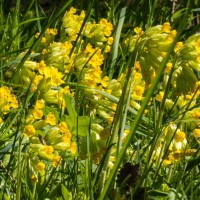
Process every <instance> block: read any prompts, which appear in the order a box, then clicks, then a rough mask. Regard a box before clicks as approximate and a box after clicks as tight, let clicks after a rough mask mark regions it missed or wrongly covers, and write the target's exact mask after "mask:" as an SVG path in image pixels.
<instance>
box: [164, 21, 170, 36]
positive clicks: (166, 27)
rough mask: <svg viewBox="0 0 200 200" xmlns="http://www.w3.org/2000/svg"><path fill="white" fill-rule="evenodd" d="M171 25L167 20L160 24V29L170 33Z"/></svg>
mask: <svg viewBox="0 0 200 200" xmlns="http://www.w3.org/2000/svg"><path fill="white" fill-rule="evenodd" d="M170 30H171V26H170V23H169V22H165V23H164V24H163V26H162V31H163V32H165V33H170V32H171V31H170Z"/></svg>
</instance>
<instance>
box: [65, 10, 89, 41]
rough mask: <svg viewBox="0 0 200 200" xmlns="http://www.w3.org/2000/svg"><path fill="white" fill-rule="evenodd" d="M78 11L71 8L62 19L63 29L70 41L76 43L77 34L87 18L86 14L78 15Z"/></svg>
mask: <svg viewBox="0 0 200 200" xmlns="http://www.w3.org/2000/svg"><path fill="white" fill-rule="evenodd" d="M75 13H76V9H75V8H73V7H71V8H70V10H69V11H67V12H66V13H65V15H64V17H63V18H62V28H63V29H64V32H65V34H66V35H67V36H68V40H69V41H75V40H76V37H77V34H78V32H79V30H80V28H81V25H82V23H83V20H84V18H85V12H84V11H81V13H80V15H76V14H75Z"/></svg>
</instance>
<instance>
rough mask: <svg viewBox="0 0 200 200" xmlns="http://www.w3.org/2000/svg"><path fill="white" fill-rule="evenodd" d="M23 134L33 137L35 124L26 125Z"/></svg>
mask: <svg viewBox="0 0 200 200" xmlns="http://www.w3.org/2000/svg"><path fill="white" fill-rule="evenodd" d="M23 134H24V135H26V136H28V137H32V136H33V135H35V128H34V127H33V125H26V126H25V127H24V130H23Z"/></svg>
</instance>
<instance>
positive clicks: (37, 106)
mask: <svg viewBox="0 0 200 200" xmlns="http://www.w3.org/2000/svg"><path fill="white" fill-rule="evenodd" d="M44 106H45V104H44V100H43V99H41V100H37V101H36V104H35V108H38V109H40V108H44Z"/></svg>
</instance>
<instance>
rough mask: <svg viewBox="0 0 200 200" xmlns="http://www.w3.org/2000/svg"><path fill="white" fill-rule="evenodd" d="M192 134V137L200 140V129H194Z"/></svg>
mask: <svg viewBox="0 0 200 200" xmlns="http://www.w3.org/2000/svg"><path fill="white" fill-rule="evenodd" d="M192 133H193V135H194V137H196V138H200V129H194V130H193V132H192Z"/></svg>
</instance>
